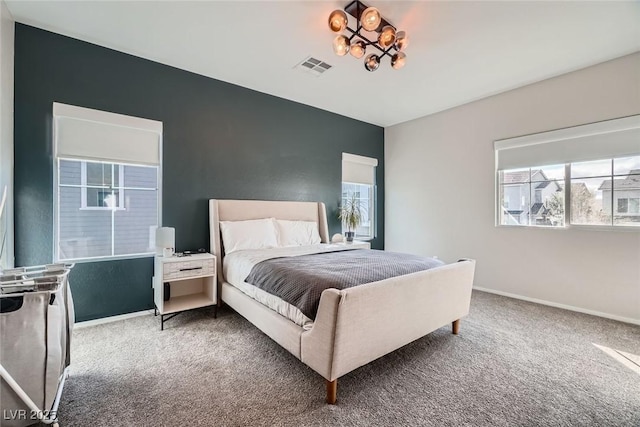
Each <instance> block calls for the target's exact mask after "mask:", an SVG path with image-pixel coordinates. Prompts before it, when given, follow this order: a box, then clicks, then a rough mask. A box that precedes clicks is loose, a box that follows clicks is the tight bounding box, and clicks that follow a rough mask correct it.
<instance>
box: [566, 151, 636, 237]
mask: <svg viewBox="0 0 640 427" xmlns="http://www.w3.org/2000/svg"><path fill="white" fill-rule="evenodd" d="M571 204H572V207H574V209H573V210H572V213H571V223H572V224H586V225H624V226H640V212H639V209H638V208H639V206H638V205H639V204H640V156H634V157H623V158H618V159H605V160H596V161H590V162H576V163H572V164H571Z"/></svg>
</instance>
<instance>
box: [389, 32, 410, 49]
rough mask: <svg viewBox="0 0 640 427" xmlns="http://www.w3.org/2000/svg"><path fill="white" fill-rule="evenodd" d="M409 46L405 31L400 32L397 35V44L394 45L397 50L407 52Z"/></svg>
mask: <svg viewBox="0 0 640 427" xmlns="http://www.w3.org/2000/svg"><path fill="white" fill-rule="evenodd" d="M408 45H409V37H408V36H407V33H406V32H405V31H398V32H397V33H396V42H395V44H394V45H393V47H395V48H396V49H397V50H399V51H400V50H405V49H406V48H407V46H408Z"/></svg>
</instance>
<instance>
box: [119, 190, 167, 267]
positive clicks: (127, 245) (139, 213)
mask: <svg viewBox="0 0 640 427" xmlns="http://www.w3.org/2000/svg"><path fill="white" fill-rule="evenodd" d="M124 205H125V208H126V209H125V210H118V211H115V212H114V221H115V232H114V245H115V248H114V253H115V255H124V254H132V253H144V252H152V251H153V250H154V248H152V247H151V241H150V237H151V235H152V234H153V233H155V228H156V227H157V225H158V193H157V192H156V191H148V190H126V193H125V202H124Z"/></svg>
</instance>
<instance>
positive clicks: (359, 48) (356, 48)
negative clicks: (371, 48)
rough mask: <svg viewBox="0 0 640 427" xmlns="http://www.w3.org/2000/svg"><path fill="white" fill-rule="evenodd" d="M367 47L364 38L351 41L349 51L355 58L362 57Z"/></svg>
mask: <svg viewBox="0 0 640 427" xmlns="http://www.w3.org/2000/svg"><path fill="white" fill-rule="evenodd" d="M366 49H367V46H366V45H365V44H364V42H363V41H362V40H358V41H355V42H353V43H351V48H350V49H349V53H350V54H351V56H353V57H354V58H358V59H360V58H362V57H363V56H364V53H365V51H366Z"/></svg>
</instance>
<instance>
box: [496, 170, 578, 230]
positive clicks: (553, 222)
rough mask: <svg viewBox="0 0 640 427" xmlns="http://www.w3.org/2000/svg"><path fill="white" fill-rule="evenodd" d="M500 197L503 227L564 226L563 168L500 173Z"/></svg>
mask: <svg viewBox="0 0 640 427" xmlns="http://www.w3.org/2000/svg"><path fill="white" fill-rule="evenodd" d="M500 195H501V200H502V203H501V209H502V216H501V218H502V221H501V224H505V225H542V226H551V227H562V226H563V225H564V198H565V192H564V165H554V166H545V167H540V168H534V169H531V168H528V169H512V170H505V171H501V172H500ZM532 195H533V197H532Z"/></svg>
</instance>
